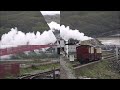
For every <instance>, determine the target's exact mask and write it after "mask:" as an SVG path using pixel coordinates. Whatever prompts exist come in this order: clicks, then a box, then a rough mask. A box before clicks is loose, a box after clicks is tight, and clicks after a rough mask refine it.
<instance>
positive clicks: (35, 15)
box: [0, 11, 49, 38]
mask: <svg viewBox="0 0 120 90" xmlns="http://www.w3.org/2000/svg"><path fill="white" fill-rule="evenodd" d="M15 27H17V28H18V30H19V31H23V32H25V33H27V32H35V33H36V31H40V32H43V31H45V30H49V27H48V25H47V23H46V21H45V19H44V17H43V16H42V14H41V13H40V12H39V11H0V38H1V36H2V35H3V34H4V33H7V32H9V31H10V29H11V28H15Z"/></svg>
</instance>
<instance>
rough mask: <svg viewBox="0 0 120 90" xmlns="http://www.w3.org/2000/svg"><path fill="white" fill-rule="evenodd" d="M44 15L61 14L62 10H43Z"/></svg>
mask: <svg viewBox="0 0 120 90" xmlns="http://www.w3.org/2000/svg"><path fill="white" fill-rule="evenodd" d="M41 13H42V14H43V15H55V14H60V11H41Z"/></svg>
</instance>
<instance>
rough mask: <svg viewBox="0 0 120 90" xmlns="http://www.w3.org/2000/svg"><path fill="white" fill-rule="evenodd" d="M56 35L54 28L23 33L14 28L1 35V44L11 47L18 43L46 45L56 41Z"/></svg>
mask: <svg viewBox="0 0 120 90" xmlns="http://www.w3.org/2000/svg"><path fill="white" fill-rule="evenodd" d="M55 41H56V37H55V36H54V34H53V32H52V30H49V31H44V32H43V33H42V34H40V32H37V33H36V34H35V33H34V32H32V33H31V32H29V33H26V34H25V33H23V32H22V31H18V30H17V28H15V29H14V28H12V29H11V31H10V32H8V33H7V34H3V35H2V37H1V41H0V45H1V46H2V47H11V46H17V45H46V44H50V43H55Z"/></svg>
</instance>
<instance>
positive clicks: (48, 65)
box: [20, 63, 60, 75]
mask: <svg viewBox="0 0 120 90" xmlns="http://www.w3.org/2000/svg"><path fill="white" fill-rule="evenodd" d="M53 67H54V68H58V67H60V64H59V63H57V64H47V65H42V66H32V67H31V68H21V70H20V73H21V75H23V74H26V73H27V74H28V73H32V72H34V71H35V70H41V71H42V70H48V69H53Z"/></svg>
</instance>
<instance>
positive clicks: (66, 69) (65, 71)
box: [60, 56, 75, 79]
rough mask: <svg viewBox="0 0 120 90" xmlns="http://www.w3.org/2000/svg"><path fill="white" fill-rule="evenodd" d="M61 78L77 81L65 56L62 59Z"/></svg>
mask: <svg viewBox="0 0 120 90" xmlns="http://www.w3.org/2000/svg"><path fill="white" fill-rule="evenodd" d="M60 64H61V69H60V77H61V79H75V76H74V74H73V70H72V69H71V68H70V63H69V61H67V60H66V59H65V58H64V57H63V56H61V57H60Z"/></svg>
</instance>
